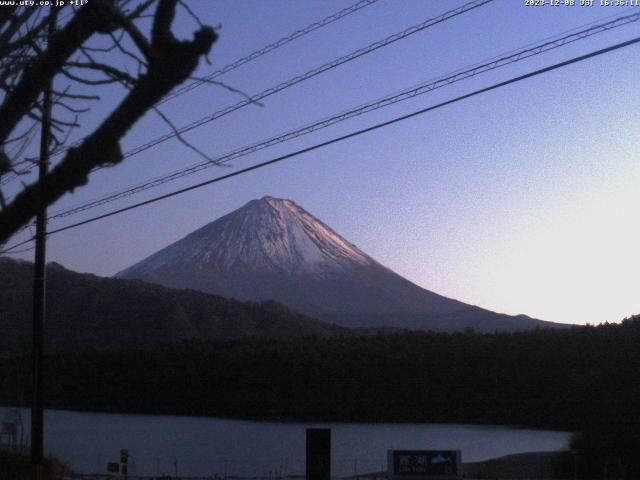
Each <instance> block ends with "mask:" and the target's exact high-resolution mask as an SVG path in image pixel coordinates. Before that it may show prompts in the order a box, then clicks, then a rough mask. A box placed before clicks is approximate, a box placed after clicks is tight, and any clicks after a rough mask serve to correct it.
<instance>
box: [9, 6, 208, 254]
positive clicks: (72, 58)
mask: <svg viewBox="0 0 640 480" xmlns="http://www.w3.org/2000/svg"><path fill="white" fill-rule="evenodd" d="M178 7H183V8H185V10H186V11H187V12H188V13H189V15H191V16H192V17H193V18H194V19H195V20H196V21H198V23H200V22H199V20H198V19H197V17H195V15H193V13H192V12H191V10H190V9H189V7H188V5H186V4H185V3H183V1H182V0H140V1H138V2H132V1H131V0H120V1H117V0H91V1H89V2H88V3H87V4H86V5H83V6H81V7H78V8H76V9H75V10H73V14H72V16H71V18H70V19H67V20H65V21H63V22H61V26H60V28H59V29H58V30H57V31H55V33H53V34H52V35H50V36H49V37H48V38H47V27H48V25H49V23H50V22H52V17H54V16H55V15H57V12H55V11H53V10H52V11H49V10H46V13H43V12H45V10H44V9H43V8H42V7H40V8H38V7H15V6H6V7H0V92H1V93H2V95H3V96H2V103H1V104H0V245H2V244H3V243H5V242H6V241H7V240H8V239H9V238H11V236H12V235H13V234H15V233H16V232H17V231H18V230H20V229H21V228H22V227H24V226H25V225H27V224H28V223H29V221H30V220H31V219H32V218H33V217H34V216H35V214H36V212H37V210H38V208H39V205H40V204H41V202H44V203H45V204H46V205H50V204H52V203H53V202H55V201H56V200H57V199H59V198H60V197H61V196H62V195H64V194H65V193H67V192H71V191H73V190H74V189H75V188H77V187H80V186H82V185H85V184H86V183H87V182H88V178H89V174H90V173H91V171H92V170H93V169H95V168H96V167H100V166H108V165H115V164H117V163H119V162H121V161H122V158H123V156H122V152H121V149H120V143H119V142H120V140H121V139H122V137H123V136H124V135H125V134H126V133H127V131H128V130H129V129H130V128H131V127H132V126H133V125H134V124H135V123H136V122H137V121H138V120H139V119H140V118H141V117H142V116H143V115H144V114H145V113H146V112H148V111H150V110H152V109H154V110H155V107H154V105H155V104H156V103H157V102H158V101H159V100H160V99H161V98H162V97H163V96H164V95H166V94H167V93H169V92H170V91H171V90H172V89H173V88H174V87H176V86H177V85H180V84H181V83H182V82H184V81H185V80H187V79H188V78H189V77H190V76H191V75H192V73H193V71H194V70H195V68H196V67H197V66H198V63H199V62H200V59H201V58H202V57H206V55H207V54H208V53H209V51H210V49H211V46H212V45H213V43H214V42H215V41H216V39H217V34H216V32H215V31H214V29H213V28H211V27H208V26H203V25H201V24H199V27H198V29H197V30H196V31H195V33H194V35H193V38H192V39H191V40H179V39H177V38H176V37H175V36H174V34H173V32H172V24H173V21H174V18H175V15H176V9H177V8H178ZM65 8H69V7H65ZM153 9H154V10H153ZM65 11H70V10H65ZM147 22H148V23H149V25H148V28H146V29H145V28H144V27H145V24H146V23H147ZM47 40H48V41H47ZM132 66H134V67H135V68H131V67H132ZM130 70H137V71H136V72H135V73H130ZM54 77H55V78H56V79H62V80H64V81H65V85H66V86H64V88H57V85H58V84H59V83H61V82H60V81H58V82H57V83H56V87H54V89H53V92H52V93H53V103H54V105H55V106H56V107H57V110H56V111H57V112H64V113H66V115H61V114H57V115H54V117H53V118H52V127H53V136H52V145H51V148H54V149H55V148H60V147H61V146H62V145H63V144H64V143H65V141H66V136H67V135H68V133H69V131H70V129H72V128H74V127H77V126H78V125H79V124H78V116H79V115H81V114H82V113H83V112H85V111H86V110H87V108H86V107H87V102H91V101H95V100H98V99H99V97H98V96H96V95H94V94H92V93H91V92H89V93H87V92H86V89H85V90H82V91H80V92H78V91H77V87H78V86H79V85H80V86H85V87H87V86H90V87H92V88H93V87H95V88H98V87H100V86H103V85H111V84H118V85H121V86H123V87H125V90H124V94H123V98H122V100H121V101H120V103H119V104H118V105H117V106H116V107H115V108H114V109H113V110H112V111H111V112H110V113H108V114H107V115H106V116H105V118H104V119H103V120H102V122H101V123H100V124H99V125H98V126H97V127H96V128H95V129H94V130H93V131H91V132H90V133H89V134H88V135H86V136H84V137H83V140H82V141H80V142H77V143H76V144H74V145H73V146H71V147H70V148H67V149H66V151H64V153H63V155H62V156H61V157H60V160H59V161H57V162H56V164H55V165H54V166H53V168H52V169H51V170H50V172H49V173H48V174H47V175H46V177H45V179H44V181H43V182H35V183H32V184H28V185H27V184H23V185H22V187H21V189H20V191H19V192H18V193H17V194H16V195H15V196H14V197H13V198H12V199H10V200H5V197H4V196H3V195H2V190H1V189H2V183H3V178H4V179H5V181H6V180H8V179H11V178H12V177H17V176H19V175H21V174H22V173H24V172H26V171H28V170H29V166H30V160H29V159H28V158H24V153H25V151H26V150H27V147H28V145H29V142H30V141H31V140H32V139H33V137H34V135H36V134H37V130H38V129H37V128H36V127H37V125H38V124H39V122H40V120H41V118H42V115H43V108H44V107H43V104H42V100H41V97H42V92H43V91H44V89H45V88H46V87H47V85H48V84H49V82H51V81H52V80H53V79H54ZM67 84H68V85H67ZM56 88H57V89H56ZM74 89H76V90H74ZM157 113H158V114H159V115H161V113H160V112H159V111H158V112H157ZM163 120H166V121H168V119H166V118H163ZM45 185H46V188H45Z"/></svg>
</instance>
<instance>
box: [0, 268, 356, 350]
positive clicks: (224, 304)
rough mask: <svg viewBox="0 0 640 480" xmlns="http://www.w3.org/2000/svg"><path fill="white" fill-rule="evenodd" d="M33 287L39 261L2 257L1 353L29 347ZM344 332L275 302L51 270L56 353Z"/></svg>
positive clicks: (50, 330) (50, 324)
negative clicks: (182, 342)
mask: <svg viewBox="0 0 640 480" xmlns="http://www.w3.org/2000/svg"><path fill="white" fill-rule="evenodd" d="M32 282H33V264H31V263H28V262H22V261H15V260H11V259H8V258H0V332H2V335H0V353H6V352H17V351H24V350H26V349H28V348H30V342H31V314H32V313H31V312H32V305H31V302H32V300H31V295H32ZM344 331H345V330H344V329H342V328H340V327H336V326H333V325H329V324H326V323H323V322H320V321H318V320H314V319H312V318H309V317H307V316H304V315H300V314H298V313H296V312H293V311H292V310H290V309H289V308H287V307H285V306H284V305H281V304H278V303H276V302H274V301H266V302H262V303H252V302H240V301H235V300H228V299H225V298H222V297H218V296H215V295H210V294H206V293H202V292H196V291H193V290H175V289H170V288H166V287H162V286H159V285H153V284H149V283H145V282H141V281H131V280H120V279H113V278H102V277H97V276H95V275H89V274H79V273H75V272H72V271H70V270H67V269H65V268H64V267H62V266H61V265H58V264H50V265H49V268H48V270H47V321H46V325H45V338H46V341H47V349H48V350H49V351H57V350H78V349H88V348H91V349H94V348H110V347H118V348H120V347H123V348H129V347H144V346H151V345H159V344H165V343H176V342H180V341H183V340H191V339H200V340H205V339H209V340H229V339H237V338H241V337H247V336H258V337H266V338H278V339H287V338H297V337H304V336H309V335H316V336H320V337H323V336H327V335H332V334H334V333H339V332H344Z"/></svg>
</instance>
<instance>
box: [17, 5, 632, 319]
mask: <svg viewBox="0 0 640 480" xmlns="http://www.w3.org/2000/svg"><path fill="white" fill-rule="evenodd" d="M192 3H193V6H194V10H196V11H197V13H198V14H199V15H200V17H201V18H202V20H203V21H204V22H205V23H209V24H212V25H221V27H222V28H221V30H220V40H219V42H218V43H217V44H216V45H215V47H214V51H213V53H212V55H211V60H212V62H213V64H214V67H215V66H223V65H226V64H227V63H229V62H231V61H233V60H235V59H237V58H239V57H241V56H243V55H245V54H247V53H250V52H251V51H253V50H255V49H257V48H260V47H262V46H263V45H265V44H268V43H270V42H272V41H274V40H277V39H278V38H280V37H282V36H284V35H287V34H288V33H290V32H292V31H294V30H296V29H298V28H301V27H304V26H306V25H308V24H310V23H312V22H314V21H317V20H319V19H321V18H323V17H325V16H327V15H329V14H331V13H333V12H335V11H338V10H340V9H341V8H344V7H346V6H349V5H351V4H353V3H355V0H346V1H338V0H331V1H315V0H305V1H301V0H297V1H293V0H291V1H284V0H278V1H266V0H260V1H258V0H254V1H231V0H228V1H205V0H195V1H194V2H192ZM464 3H465V2H464V1H444V0H433V1H426V0H413V1H411V0H404V1H400V0H380V1H379V2H378V3H376V4H375V5H373V6H370V7H367V8H365V9H363V10H362V11H360V12H358V13H355V14H353V15H350V16H348V17H346V18H344V19H342V20H340V21H338V22H336V23H334V24H332V25H331V26H329V27H327V28H323V29H321V30H318V31H316V32H314V33H312V34H310V35H308V36H306V37H304V38H303V39H300V40H297V41H295V42H293V43H292V44H289V45H287V46H285V47H283V48H281V49H279V50H277V51H276V52H273V53H270V54H268V55H265V56H264V57H262V58H260V59H259V60H257V61H254V62H251V63H250V64H247V65H245V66H243V67H241V68H239V69H237V70H235V71H234V72H232V73H230V74H228V75H225V76H224V77H221V78H220V80H223V81H225V82H226V83H228V84H229V85H232V86H234V87H236V88H240V89H242V90H243V91H244V92H247V93H251V94H252V93H257V92H259V91H261V90H263V89H265V88H268V87H270V86H272V85H275V84H277V83H279V82H281V81H284V80H287V79H288V78H290V77H292V76H294V75H297V74H299V73H303V72H305V71H307V70H309V69H311V68H314V67H316V66H318V65H320V64H322V63H325V62H327V61H330V60H333V59H334V58H337V57H339V56H341V55H343V54H346V53H349V52H351V51H353V50H355V49H357V48H360V47H363V46H365V45H367V44H369V43H372V42H374V41H376V40H379V39H382V38H383V37H386V36H388V35H390V34H393V33H396V32H398V31H400V30H403V29H405V28H407V27H408V26H411V25H414V24H416V23H419V22H421V21H423V20H425V19H428V18H430V17H433V16H435V15H438V14H440V13H442V12H444V11H445V10H448V9H450V8H454V7H457V6H460V5H462V4H464ZM577 3H579V0H578V2H577ZM597 3H598V4H599V2H597ZM639 8H640V7H635V8H633V7H632V8H622V7H601V6H599V5H596V6H593V7H581V6H579V5H576V6H573V7H563V6H560V7H552V6H545V7H526V6H524V0H496V1H495V2H494V3H492V4H489V5H487V6H484V7H482V8H479V9H476V10H475V11H473V12H469V13H466V14H465V15H463V16H461V17H458V18H456V19H454V20H450V21H448V22H445V23H442V24H440V25H437V26H435V27H433V28H430V29H428V30H426V31H424V32H421V33H418V34H416V35H414V36H412V37H410V38H408V39H405V40H402V41H400V42H397V43H395V44H393V45H391V46H388V47H386V48H383V49H381V50H378V51H377V52H375V53H372V54H370V55H367V56H365V57H363V58H360V59H358V60H355V61H353V62H351V63H349V64H347V65H343V66H341V67H339V68H336V69H334V70H332V71H330V72H327V73H324V74H322V75H320V76H318V77H316V78H314V79H312V80H309V81H306V82H304V83H302V84H300V85H297V86H295V87H293V88H290V89H288V90H286V91H284V92H281V93H279V94H276V95H274V96H272V97H270V98H269V99H267V100H266V101H265V102H264V107H262V108H260V107H257V106H251V107H247V108H244V109H242V110H240V111H238V112H235V113H233V114H231V115H228V116H226V117H225V118H223V119H220V120H218V121H216V122H213V123H211V124H208V125H206V126H204V127H202V128H199V129H197V130H194V131H192V132H190V133H189V134H188V138H189V140H190V141H192V142H193V143H194V144H196V145H197V146H198V147H199V148H201V149H203V150H205V151H207V152H208V153H209V154H211V155H212V156H215V155H218V154H222V153H225V152H227V151H230V150H233V149H235V148H237V147H242V146H244V145H247V144H250V143H252V142H254V141H256V140H261V139H264V138H268V137H270V136H272V135H274V134H277V133H280V132H283V131H286V130H288V129H291V128H294V127H296V126H300V125H302V124H304V123H307V122H311V121H314V120H317V119H320V118H323V117H325V116H328V115H331V114H334V113H336V112H339V111H342V110H345V109H348V108H350V107H353V106H356V105H359V104H361V103H364V102H367V101H369V100H372V99H375V98H378V97H381V96H384V95H387V94H390V93H393V92H395V91H398V90H401V89H403V88H406V87H409V86H412V85H415V84H418V83H420V82H423V81H425V80H427V79H430V78H434V77H438V76H441V75H443V74H447V73H449V72H451V71H454V70H457V69H459V68H461V67H464V66H468V65H471V64H474V63H477V62H479V61H482V60H485V59H487V58H490V57H494V56H496V55H498V54H501V53H504V52H507V51H511V50H513V49H516V48H518V47H521V46H524V45H527V44H530V43H532V42H537V41H539V40H542V39H544V38H546V37H549V36H551V35H556V34H560V33H563V32H565V31H567V30H571V29H574V28H576V27H579V26H582V25H584V24H586V23H589V22H593V21H595V20H597V19H600V18H604V17H609V16H611V15H613V14H623V13H624V12H627V13H629V12H633V11H636V10H637V9H639ZM639 26H640V24H638V23H636V24H632V25H630V26H626V27H622V28H620V29H617V30H615V31H613V32H608V33H605V34H602V35H598V36H596V37H593V38H590V39H587V40H585V41H581V42H579V43H577V44H575V45H571V46H568V47H564V48H562V49H558V50H556V51H553V52H549V53H547V54H544V55H541V56H539V57H535V58H532V59H528V60H526V61H523V62H520V63H518V64H517V65H513V66H510V67H506V68H503V69H500V70H497V71H495V72H492V73H489V74H484V75H481V76H478V77H475V78H473V79H468V80H465V81H462V82H459V83H457V84H455V85H452V86H449V87H446V88H442V89H440V90H438V91H435V92H432V93H429V94H427V95H423V96H420V97H417V98H415V99H413V100H411V101H407V102H403V103H401V104H398V105H395V106H393V107H390V108H386V109H383V110H381V111H378V112H375V113H372V114H369V115H366V116H364V117H360V118H358V119H353V120H350V121H347V122H345V123H342V124H339V125H336V126H333V127H331V128H328V129H326V130H322V131H321V132H318V133H315V134H312V135H308V136H305V137H303V138H301V139H297V140H294V141H292V142H287V143H286V144H284V145H280V146H277V147H273V148H270V149H268V150H263V151H261V152H259V153H257V154H253V155H251V156H249V157H245V158H243V159H240V160H236V161H234V162H233V168H243V167H246V166H248V165H251V164H253V163H257V162H260V161H264V160H267V159H269V158H272V157H274V156H276V155H279V154H283V153H287V152H290V151H292V150H295V149H297V148H301V147H304V146H307V145H310V144H312V143H316V142H319V141H323V140H326V139H329V138H331V137H333V136H338V135H341V134H344V133H347V132H350V131H352V130H355V129H358V128H363V127H365V126H369V125H372V124H374V123H376V122H379V121H383V120H386V119H389V118H392V117H394V116H397V115H401V114H403V113H408V112H410V111H413V110H417V109H419V108H424V107H426V106H429V105H432V104H434V103H437V102H439V101H443V100H446V99H449V98H452V97H454V96H456V95H460V94H463V93H466V92H469V91H471V90H475V89H477V88H481V87H483V86H487V85H490V84H492V83H495V82H497V81H500V80H504V79H507V78H510V77H512V76H515V75H517V74H521V73H524V72H527V71H530V70H533V69H535V68H540V67H541V66H544V65H548V64H551V63H554V62H557V61H561V60H564V59H567V58H571V57H574V56H576V55H579V54H582V53H586V52H589V51H591V50H595V49H597V48H602V47H604V46H608V45H611V44H613V43H616V42H619V41H622V40H626V39H630V38H632V37H634V36H636V35H638V33H639V32H640V28H639ZM176 28H177V30H178V31H179V32H181V33H182V34H185V35H186V34H188V33H189V32H190V31H193V30H194V29H195V28H196V27H195V25H194V24H193V21H192V20H190V19H189V18H188V17H187V16H186V15H181V16H180V17H179V19H178V21H177V25H176ZM639 65H640V46H632V47H629V48H626V49H623V50H621V51H616V52H614V53H611V54H609V55H605V56H602V57H598V58H596V59H592V60H589V61H587V62H585V63H581V64H577V65H572V66H570V67H567V68H565V69H563V70H561V71H556V72H552V73H550V74H547V75H543V76H541V77H537V78H533V79H529V80H526V81H524V82H521V83H518V84H516V85H512V86H508V87H506V88H502V89H500V90H497V91H493V92H490V93H487V94H483V95H482V96H478V97H474V98H472V99H469V100H465V101H462V102H459V103H456V104H454V105H451V106H448V107H446V108H443V109H440V110H437V111H434V112H431V113H429V114H427V115H424V116H421V117H419V118H414V119H411V120H408V121H405V122H402V123H400V124H396V125H393V126H390V127H388V128H384V129H382V130H378V131H376V132H373V133H370V134H367V135H365V136H361V137H358V138H355V139H351V140H348V141H345V142H343V143H340V144H337V145H332V146H330V147H328V148H324V149H321V150H317V151H314V152H312V153H309V154H306V155H303V156H300V157H297V158H296V159H292V160H289V161H287V162H284V163H280V164H278V165H276V166H272V167H268V168H265V169H261V170H258V171H255V172H252V173H249V174H247V175H243V176H240V177H237V178H234V179H232V180H230V181H226V182H223V183H219V184H216V185H213V186H209V187H206V188H203V189H201V190H198V191H195V192H190V193H187V194H185V195H182V196H180V197H177V198H173V199H171V200H168V201H163V202H160V203H157V204H155V205H152V206H148V207H145V208H143V209H139V210H136V211H132V212H128V213H126V214H123V215H119V216H117V217H112V218H110V219H107V220H104V221H101V222H98V223H94V224H92V225H88V226H84V227H80V228H77V229H75V230H72V231H68V232H64V233H61V234H59V235H55V236H52V237H51V238H50V240H49V251H48V258H49V260H51V261H57V262H60V263H62V264H63V265H65V266H67V267H68V268H71V269H73V270H78V271H83V272H93V273H96V274H98V275H112V274H114V273H115V272H117V271H119V270H121V269H123V268H125V267H127V266H129V265H131V264H132V263H134V262H136V261H139V260H141V259H142V258H144V257H146V256H147V255H149V254H151V253H153V252H155V251H156V250H158V249H160V248H162V247H164V246H166V245H168V244H170V243H172V242H174V241H176V240H178V239H180V238H182V237H183V236H184V235H186V234H188V233H189V232H191V231H192V230H194V229H196V228H198V227H200V226H202V225H204V224H206V223H208V222H210V221H212V220H215V219H216V218H218V217H220V216H221V215H223V214H225V213H228V212H230V211H232V210H234V209H236V208H239V207H240V206H242V205H243V204H244V203H246V202H248V201H249V200H251V199H254V198H259V197H262V196H264V195H272V196H276V197H282V198H289V199H292V200H294V201H295V202H297V203H298V204H300V205H301V206H302V207H304V208H305V209H307V210H308V211H309V212H310V213H312V214H314V215H315V216H317V217H318V218H320V219H321V220H323V221H324V222H325V223H327V224H328V225H330V226H331V227H332V228H334V229H335V230H336V231H337V232H338V233H340V234H341V235H343V236H344V237H345V238H347V239H348V240H350V241H351V242H352V243H354V244H356V245H357V246H358V247H360V248H361V249H362V250H364V251H365V252H367V253H368V254H370V255H371V256H373V257H374V258H375V259H377V260H378V261H380V262H381V263H383V264H384V265H386V266H388V267H390V268H391V269H393V270H395V271H396V272H398V273H399V274H401V275H403V276H405V277H407V278H408V279H410V280H412V281H413V282H415V283H417V284H418V285H420V286H422V287H424V288H427V289H429V290H432V291H435V292H437V293H440V294H443V295H446V296H449V297H453V298H456V299H459V300H462V301H464V302H467V303H471V304H476V305H480V306H482V307H485V308H488V309H491V310H495V311H498V312H505V313H510V314H517V313H525V314H528V315H530V316H533V317H537V318H541V319H544V320H551V321H558V322H568V323H580V324H584V323H587V322H590V323H599V322H604V321H620V320H621V319H622V318H623V317H625V316H629V315H631V314H634V313H640V294H639V293H640V292H639V288H638V286H639V282H638V280H637V275H638V272H640V253H639V249H638V245H640V226H639V220H638V219H639V218H640V202H639V200H638V195H639V193H640V163H639V162H638V160H639V158H638V152H640V137H639V135H638V126H639V125H640V122H639V120H640V95H639V93H640V81H638V67H639ZM214 67H211V66H207V65H206V64H203V65H202V66H201V68H200V69H199V73H201V74H206V73H207V72H210V71H211V70H212V69H213V68H214ZM111 96H113V99H115V98H116V97H117V95H116V94H115V92H114V93H113V94H111V93H108V94H107V96H106V97H105V98H106V99H111ZM239 100H240V97H238V96H237V95H235V94H232V93H230V92H228V91H225V90H224V89H221V88H220V87H216V86H211V85H207V86H204V87H200V88H198V89H196V90H194V91H193V92H191V93H189V94H188V95H183V96H181V97H179V99H177V100H175V101H172V102H170V103H167V104H165V105H163V106H162V110H163V111H164V112H165V113H166V114H167V115H168V116H170V117H171V118H172V120H173V121H174V123H175V124H177V125H184V124H186V123H189V122H190V121H193V120H195V119H198V118H200V117H202V116H204V115H206V114H207V113H210V112H213V111H214V110H217V109H219V108H222V107H225V106H227V105H229V104H231V103H235V102H237V101H239ZM111 105H112V104H109V103H108V102H104V104H103V105H101V106H98V107H96V108H95V111H94V113H93V114H92V115H91V116H87V117H85V118H84V119H83V122H84V124H85V125H87V126H89V125H92V124H94V123H95V122H96V121H97V120H98V119H99V118H100V117H99V113H100V112H101V111H104V108H107V107H110V106H111ZM165 131H167V127H166V126H164V125H163V124H162V123H161V122H159V121H158V119H157V118H155V117H153V116H152V115H149V116H148V117H146V118H145V119H144V120H143V121H142V122H140V124H139V125H138V126H137V127H136V128H135V129H134V130H133V131H132V132H131V133H130V134H129V135H128V136H127V138H126V139H125V141H124V144H123V147H124V149H125V150H127V149H128V148H132V147H135V146H137V145H139V144H141V143H144V142H145V141H146V140H149V139H152V138H154V137H155V136H157V135H160V134H162V133H164V132H165ZM200 160H201V159H200V158H199V157H197V156H196V155H195V154H194V153H193V152H191V151H190V150H188V149H186V148H185V147H184V146H182V145H181V144H180V143H178V142H175V141H172V142H167V143H164V144H163V145H162V146H159V147H156V148H154V149H152V150H148V151H146V152H144V153H143V154H141V155H138V156H135V157H133V158H130V159H128V160H127V161H126V162H125V163H124V164H122V165H120V166H118V167H115V168H112V169H109V170H102V171H100V172H97V173H95V174H94V175H93V176H92V178H91V183H90V185H88V186H87V187H85V188H82V189H79V190H78V191H77V192H76V193H74V194H73V195H68V196H66V197H65V198H63V199H62V200H61V201H60V202H58V204H56V205H55V206H54V207H52V209H51V210H52V211H54V210H58V209H60V208H65V207H69V206H72V205H76V204H79V203H82V202H84V201H86V200H89V199H92V198H95V197H97V196H100V195H103V194H106V193H110V192H112V191H115V190H118V189H120V188H122V187H126V186H130V185H133V184H136V183H138V182H141V181H143V180H146V179H149V178H153V177H156V176H159V175H162V174H164V173H167V172H170V171H173V170H175V169H178V168H181V167H184V166H187V165H190V164H192V163H196V162H199V161H200ZM229 171H232V170H231V169H223V168H212V169H209V170H205V171H204V172H201V173H199V174H196V175H193V176H189V177H186V178H184V179H182V180H181V181H177V182H172V183H170V184H168V185H165V186H164V187H161V188H158V189H154V190H152V191H149V192H147V193H145V194H142V195H139V196H133V197H129V198H127V199H126V200H124V201H121V202H116V203H112V204H110V205H108V206H106V207H104V208H99V209H95V210H91V211H90V212H87V214H85V215H77V216H75V217H71V218H69V219H68V222H63V221H56V222H52V223H51V228H57V227H60V226H63V225H65V224H66V223H70V222H71V220H74V221H78V220H81V219H83V218H88V217H89V216H93V215H95V214H98V213H102V212H106V211H108V210H111V209H112V208H114V207H120V206H124V205H127V204H129V203H132V202H133V201H134V200H135V201H137V200H142V199H145V198H149V197H151V196H155V195H157V194H160V193H164V192H168V191H170V190H173V189H177V188H180V187H183V186H187V185H190V184H192V183H196V182H199V181H203V180H206V179H208V178H212V177H214V176H217V175H220V174H222V173H227V172H229ZM23 238H26V237H21V236H19V235H18V236H16V237H15V238H14V239H13V241H12V242H10V243H15V242H16V241H18V240H21V239H23ZM31 257H32V252H29V253H27V254H25V255H22V258H27V259H31Z"/></svg>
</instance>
